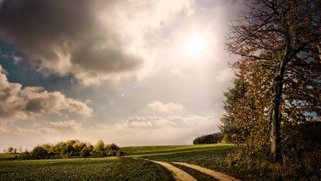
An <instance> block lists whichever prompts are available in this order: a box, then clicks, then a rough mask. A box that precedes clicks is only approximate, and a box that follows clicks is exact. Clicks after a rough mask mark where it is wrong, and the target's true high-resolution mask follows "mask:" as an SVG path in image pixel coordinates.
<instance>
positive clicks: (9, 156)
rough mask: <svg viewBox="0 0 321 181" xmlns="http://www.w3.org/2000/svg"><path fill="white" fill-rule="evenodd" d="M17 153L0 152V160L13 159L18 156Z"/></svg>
mask: <svg viewBox="0 0 321 181" xmlns="http://www.w3.org/2000/svg"><path fill="white" fill-rule="evenodd" d="M18 155H19V154H18V153H16V154H13V153H10V154H9V153H0V160H10V159H14V158H15V157H16V156H18Z"/></svg>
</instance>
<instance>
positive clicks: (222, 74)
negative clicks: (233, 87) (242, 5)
mask: <svg viewBox="0 0 321 181" xmlns="http://www.w3.org/2000/svg"><path fill="white" fill-rule="evenodd" d="M233 77H234V72H233V70H232V69H231V68H226V69H224V70H221V71H219V73H218V75H217V76H216V77H215V78H216V80H218V81H219V82H226V81H230V80H232V79H233Z"/></svg>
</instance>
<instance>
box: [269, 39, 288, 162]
mask: <svg viewBox="0 0 321 181" xmlns="http://www.w3.org/2000/svg"><path fill="white" fill-rule="evenodd" d="M290 43H291V42H290V39H289V38H288V39H287V44H286V49H285V52H284V56H283V57H282V59H281V62H280V66H279V69H278V71H277V74H276V77H275V78H274V82H273V102H272V115H271V134H270V139H271V148H270V149H271V156H272V159H273V161H274V162H281V158H282V155H281V144H280V143H281V134H280V127H281V120H282V113H281V101H282V94H283V79H284V72H285V67H286V64H287V62H288V61H289V52H290Z"/></svg>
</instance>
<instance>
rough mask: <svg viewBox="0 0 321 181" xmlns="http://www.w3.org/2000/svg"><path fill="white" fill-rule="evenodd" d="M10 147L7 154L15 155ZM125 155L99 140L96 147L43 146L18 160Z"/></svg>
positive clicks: (75, 142) (80, 144)
mask: <svg viewBox="0 0 321 181" xmlns="http://www.w3.org/2000/svg"><path fill="white" fill-rule="evenodd" d="M12 150H14V148H13V147H9V148H8V149H7V150H6V151H7V153H15V152H14V151H12ZM123 155H124V153H123V152H122V151H121V149H120V148H119V147H118V146H117V145H116V144H114V143H112V144H105V143H104V141H103V140H99V141H98V142H97V143H96V144H95V145H92V144H91V143H86V142H81V141H79V140H68V141H61V142H58V143H57V144H42V145H38V146H36V147H34V148H33V149H32V150H31V151H30V152H29V151H27V150H26V151H24V152H20V154H19V155H18V156H16V158H17V159H54V158H80V157H81V158H88V157H92V158H98V157H106V156H123Z"/></svg>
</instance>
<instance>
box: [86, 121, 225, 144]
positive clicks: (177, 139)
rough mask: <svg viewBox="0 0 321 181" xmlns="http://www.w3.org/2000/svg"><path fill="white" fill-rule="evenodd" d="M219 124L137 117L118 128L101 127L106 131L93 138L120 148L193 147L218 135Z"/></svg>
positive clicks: (119, 125)
mask: <svg viewBox="0 0 321 181" xmlns="http://www.w3.org/2000/svg"><path fill="white" fill-rule="evenodd" d="M217 124H219V119H215V118H213V117H210V116H208V117H207V116H198V115H191V116H136V117H131V118H128V119H127V120H126V121H125V122H123V123H119V124H116V125H104V124H99V125H97V127H96V128H95V129H97V130H98V129H99V130H100V129H104V130H105V131H104V132H103V133H102V132H101V131H97V132H91V134H92V135H93V136H97V137H98V138H99V137H106V138H108V140H111V141H114V142H117V143H118V144H120V145H161V144H191V143H192V141H193V139H194V138H196V137H198V136H201V135H204V134H208V133H212V132H215V131H218V128H217ZM164 133H165V134H164ZM98 135H99V136H98Z"/></svg>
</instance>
